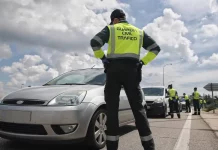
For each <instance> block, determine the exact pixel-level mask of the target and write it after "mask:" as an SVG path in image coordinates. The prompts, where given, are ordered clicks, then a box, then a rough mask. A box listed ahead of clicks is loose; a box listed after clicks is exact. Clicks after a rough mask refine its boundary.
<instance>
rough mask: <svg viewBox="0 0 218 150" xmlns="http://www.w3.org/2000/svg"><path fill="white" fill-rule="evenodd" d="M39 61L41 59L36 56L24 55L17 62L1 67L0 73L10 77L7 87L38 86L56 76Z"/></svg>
mask: <svg viewBox="0 0 218 150" xmlns="http://www.w3.org/2000/svg"><path fill="white" fill-rule="evenodd" d="M41 61H42V59H41V57H40V56H38V55H25V56H24V58H23V59H20V60H19V62H14V63H13V64H12V65H11V66H5V67H2V68H1V71H3V72H5V73H9V75H10V77H11V80H10V82H8V83H7V85H10V86H16V87H20V86H21V85H22V84H25V85H26V86H28V85H32V84H37V85H40V84H43V83H44V82H46V81H48V80H50V79H51V78H54V77H56V76H57V75H58V72H57V71H56V70H55V69H52V68H49V67H48V66H47V65H45V64H42V63H41ZM27 84H28V85H27Z"/></svg>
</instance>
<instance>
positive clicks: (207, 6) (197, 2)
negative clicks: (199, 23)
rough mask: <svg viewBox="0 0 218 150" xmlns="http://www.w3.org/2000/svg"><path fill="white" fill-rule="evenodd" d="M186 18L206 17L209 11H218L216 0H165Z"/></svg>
mask: <svg viewBox="0 0 218 150" xmlns="http://www.w3.org/2000/svg"><path fill="white" fill-rule="evenodd" d="M165 1H166V3H167V4H168V5H170V6H171V7H172V8H173V9H174V10H175V11H176V12H178V13H180V14H181V15H182V17H183V18H184V19H186V20H194V19H199V18H202V17H205V16H206V15H207V14H208V13H215V12H218V5H217V1H216V0H165Z"/></svg>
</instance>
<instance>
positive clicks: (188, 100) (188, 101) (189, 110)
mask: <svg viewBox="0 0 218 150" xmlns="http://www.w3.org/2000/svg"><path fill="white" fill-rule="evenodd" d="M183 95H184V99H185V105H186V113H189V112H191V106H190V99H189V97H188V95H187V94H185V93H183Z"/></svg>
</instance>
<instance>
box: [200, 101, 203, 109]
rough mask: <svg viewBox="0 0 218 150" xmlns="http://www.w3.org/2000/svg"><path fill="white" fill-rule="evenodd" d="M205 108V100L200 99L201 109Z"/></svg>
mask: <svg viewBox="0 0 218 150" xmlns="http://www.w3.org/2000/svg"><path fill="white" fill-rule="evenodd" d="M202 108H203V99H200V109H202Z"/></svg>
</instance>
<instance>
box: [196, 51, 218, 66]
mask: <svg viewBox="0 0 218 150" xmlns="http://www.w3.org/2000/svg"><path fill="white" fill-rule="evenodd" d="M209 65H212V66H217V65H218V53H217V54H216V53H213V54H212V56H210V57H209V58H208V59H203V60H202V63H201V64H200V66H209Z"/></svg>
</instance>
